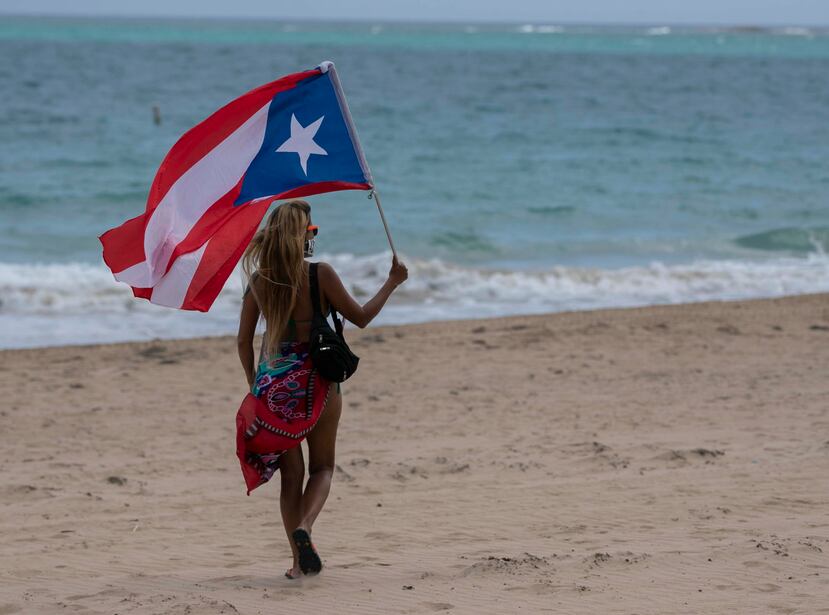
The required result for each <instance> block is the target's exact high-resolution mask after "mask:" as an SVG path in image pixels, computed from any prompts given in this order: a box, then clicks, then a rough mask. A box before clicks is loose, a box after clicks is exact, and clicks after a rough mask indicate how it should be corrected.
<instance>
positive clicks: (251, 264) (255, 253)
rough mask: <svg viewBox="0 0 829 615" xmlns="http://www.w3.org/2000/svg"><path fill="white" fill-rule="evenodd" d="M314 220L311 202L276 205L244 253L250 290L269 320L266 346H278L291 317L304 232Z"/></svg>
mask: <svg viewBox="0 0 829 615" xmlns="http://www.w3.org/2000/svg"><path fill="white" fill-rule="evenodd" d="M310 223H311V206H310V205H309V204H308V203H306V202H305V201H301V200H298V199H297V200H293V201H288V202H286V203H283V204H282V205H280V206H279V207H277V208H276V209H275V210H274V211H273V212H272V213H271V215H270V216H268V222H267V224H266V225H265V226H264V228H262V229H260V230H258V231H257V232H256V234H255V235H254V236H253V239H252V240H251V242H250V245H249V246H248V247H247V249H246V250H245V254H244V256H242V269H243V271H244V272H245V277H246V278H247V281H248V284H249V285H250V289H251V292H253V294H254V297H255V298H256V302H257V303H258V304H259V310H260V311H261V313H262V316H263V317H264V318H265V322H266V323H267V329H266V332H265V347H266V349H267V350H268V352H269V353H270V352H273V351H274V350H275V349H277V348H279V342H280V341H281V340H282V339H283V337H284V335H285V328H286V326H287V324H288V319H289V318H290V316H291V313H292V312H293V311H294V307H295V306H296V300H297V296H298V294H299V288H300V286H301V285H302V281H303V278H304V274H305V270H304V267H303V261H304V258H305V233H306V229H307V227H308V224H310Z"/></svg>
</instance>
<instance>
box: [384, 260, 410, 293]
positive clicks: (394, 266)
mask: <svg viewBox="0 0 829 615" xmlns="http://www.w3.org/2000/svg"><path fill="white" fill-rule="evenodd" d="M408 279H409V270H408V269H407V268H406V265H404V264H403V263H400V262H398V261H397V257H396V256H395V257H394V258H392V261H391V269H389V280H390V281H391V282H393V283H394V285H395V286H400V285H401V284H402V283H403V282H405V281H406V280H408Z"/></svg>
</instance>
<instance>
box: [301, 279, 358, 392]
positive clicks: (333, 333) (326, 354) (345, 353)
mask: <svg viewBox="0 0 829 615" xmlns="http://www.w3.org/2000/svg"><path fill="white" fill-rule="evenodd" d="M308 277H309V280H310V286H311V306H312V307H313V309H314V316H313V318H312V319H311V339H310V344H309V346H310V353H311V361H313V363H314V367H315V368H316V370H317V371H318V372H319V374H320V375H321V376H322V377H323V378H325V379H326V380H329V381H331V382H343V381H345V380H347V379H348V378H349V377H350V376H351V375H352V374H353V373H354V372H355V371H357V364H358V363H359V362H360V357H358V356H357V355H356V354H354V353H353V352H351V349H350V348H349V347H348V344H346V343H345V338H344V337H343V323H342V322H341V321H340V319H339V318H337V311H336V310H335V309H334V308H333V307H332V308H331V316H332V317H333V319H334V327H335V328H336V330H335V329H332V328H331V325H330V324H328V319H327V318H325V316H323V315H322V308H321V307H320V293H319V283H318V281H317V263H311V264H310V265H309V268H308Z"/></svg>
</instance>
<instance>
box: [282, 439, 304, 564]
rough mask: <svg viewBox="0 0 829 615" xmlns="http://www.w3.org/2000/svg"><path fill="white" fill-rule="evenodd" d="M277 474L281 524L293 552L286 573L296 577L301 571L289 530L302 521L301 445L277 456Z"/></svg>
mask: <svg viewBox="0 0 829 615" xmlns="http://www.w3.org/2000/svg"><path fill="white" fill-rule="evenodd" d="M279 474H280V476H281V477H282V488H281V491H280V492H279V508H280V510H281V511H282V524H283V525H284V526H285V533H286V534H287V535H288V543H289V544H290V545H291V552H292V553H293V554H294V563H293V565H292V566H291V569H290V570H289V571H288V573H289V575H290V576H291V577H298V576H300V575H301V574H302V572H301V571H300V569H299V553H298V552H297V548H296V545H295V544H294V541H293V540H292V539H291V532H293V531H294V530H295V529H296V527H297V525H299V524H300V522H301V521H302V483H303V481H304V480H305V460H304V459H303V457H302V447H301V446H295V447H294V448H292V449H290V450H288V451H286V452H285V453H284V454H283V455H282V457H280V458H279Z"/></svg>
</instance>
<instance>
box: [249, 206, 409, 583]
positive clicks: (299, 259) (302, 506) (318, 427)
mask: <svg viewBox="0 0 829 615" xmlns="http://www.w3.org/2000/svg"><path fill="white" fill-rule="evenodd" d="M317 232H318V228H317V227H316V226H314V225H312V224H311V207H310V206H309V205H308V203H306V202H305V201H300V200H294V201H289V202H287V203H283V204H282V205H280V206H279V207H277V208H276V209H275V210H274V211H273V213H272V214H271V215H270V216H269V217H268V221H267V224H266V225H265V227H264V228H263V229H261V230H259V231H258V232H257V233H256V235H255V236H254V237H253V240H252V241H251V243H250V246H249V247H248V248H247V251H246V252H245V255H244V257H243V260H242V263H243V268H244V270H245V274H246V276H247V278H248V282H249V284H248V288H247V289H246V291H245V296H244V299H243V302H242V313H241V318H240V322H239V334H238V338H237V340H238V347H239V358H240V360H241V362H242V367H243V368H244V370H245V375H246V376H247V381H248V384H249V385H250V387H251V395H249V396H248V398H246V403H243V405H242V408H240V410H239V414H238V415H237V453H238V455H239V459H240V462H241V464H242V472H243V474H244V476H245V481H246V483H247V486H248V494H250V491H251V490H252V489H255V488H256V487H258V486H259V485H261V484H263V483H265V482H267V481H268V480H269V479H270V478H271V476H273V473H274V472H275V471H276V470H277V469H279V470H280V471H281V478H282V480H281V493H280V498H279V502H280V508H281V511H282V521H283V523H284V525H285V531H286V533H287V534H288V542H289V543H290V545H291V551H292V552H293V557H294V560H293V565H292V567H291V568H290V569H289V570H288V571H287V572H286V573H285V575H286V576H287V577H288V578H292V579H293V578H297V577H299V576H300V575H301V574H302V573H304V574H315V573H317V572H319V571H320V570H321V569H322V561H321V560H320V557H319V555H318V553H317V551H316V549H315V547H314V545H313V544H312V543H311V539H310V535H311V528H312V526H313V524H314V520H315V519H316V518H317V515H319V513H320V511H321V510H322V507H323V505H324V504H325V500H326V498H327V497H328V492H329V490H330V488H331V478H332V476H333V473H334V449H335V444H336V437H337V425H338V423H339V419H340V411H341V407H342V395H341V392H340V385H339V383H330V382H329V381H327V380H325V379H324V378H322V377H321V376H320V374H318V373H317V372H316V370H315V369H314V366H313V363H312V361H311V358H310V355H309V344H308V341H309V336H310V332H311V323H312V320H313V315H314V302H315V301H318V302H319V304H318V305H319V308H321V313H322V314H328V313H329V311H330V310H332V309H333V310H334V311H336V312H339V313H340V314H342V315H343V316H344V317H345V318H346V319H348V320H349V321H351V322H352V323H354V324H355V325H357V326H358V327H360V328H363V327H365V326H366V325H368V323H369V322H371V320H372V319H373V318H374V317H375V316H377V314H378V313H379V312H380V309H381V308H382V307H383V305H384V304H385V303H386V300H387V299H388V298H389V296H390V295H391V294H392V292H393V291H394V289H395V288H397V286H399V285H400V284H402V283H403V282H405V281H406V278H407V277H408V271H407V269H406V267H405V266H404V265H402V264H399V263H398V262H397V260H396V259H394V260H393V261H392V266H391V270H390V271H389V276H388V279H387V280H386V282H385V283H384V284H383V286H382V287H381V288H380V290H379V291H378V292H377V294H376V295H375V296H374V297H372V299H371V300H370V301H368V302H367V303H366V304H365V305H362V306H361V305H360V304H359V303H357V302H356V301H355V300H354V298H353V297H352V296H351V295H350V294H349V293H348V291H347V290H346V289H345V287H344V286H343V283H342V281H341V280H340V278H339V276H338V275H337V273H336V272H335V271H334V269H333V268H332V267H331V266H330V265H328V264H327V263H319V264H314V263H308V262H307V261H305V257H307V256H311V255H312V253H313V247H314V237H315V236H316V234H317ZM319 308H318V309H319ZM260 315H261V316H262V317H263V318H264V320H265V323H266V331H265V335H264V338H263V340H262V347H261V350H260V353H259V360H258V362H257V363H256V364H254V349H253V337H254V332H255V329H256V323H257V322H258V320H259V318H260ZM254 404H255V405H256V409H257V412H256V413H254V410H253V409H252V405H254ZM304 438H307V440H308V455H309V460H308V474H309V478H308V483H307V485H306V486H305V489H304V491H303V482H304V478H305V461H304V459H303V454H302V447H301V446H300V442H301V441H302V439H304Z"/></svg>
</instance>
